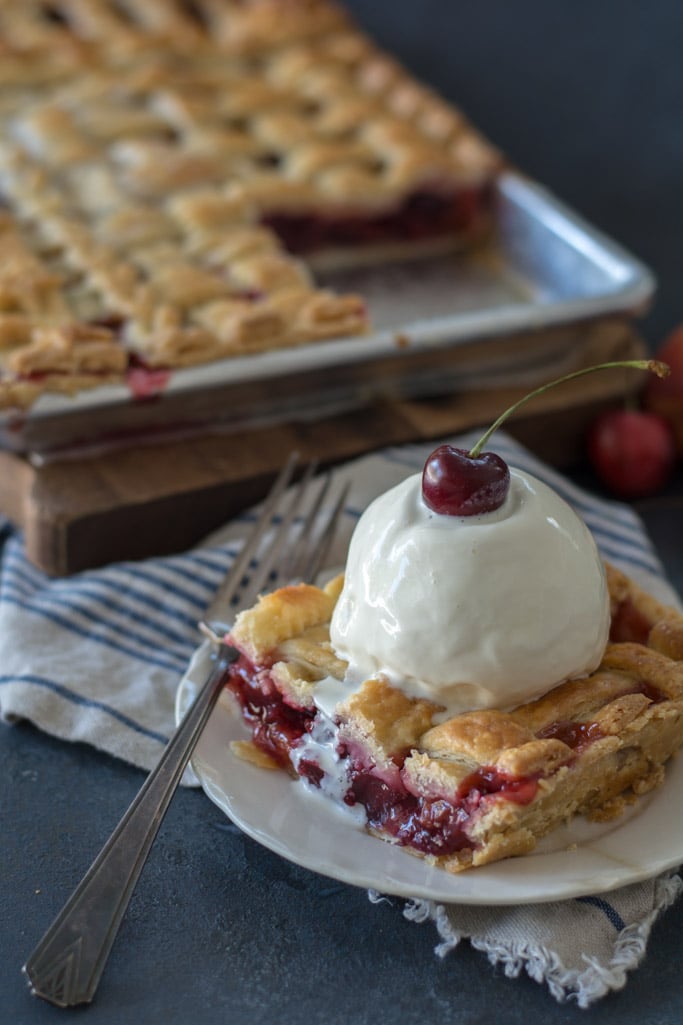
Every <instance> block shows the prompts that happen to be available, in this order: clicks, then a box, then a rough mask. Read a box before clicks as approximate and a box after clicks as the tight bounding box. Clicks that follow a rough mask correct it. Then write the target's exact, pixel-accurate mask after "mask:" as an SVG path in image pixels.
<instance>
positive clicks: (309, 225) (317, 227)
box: [261, 183, 492, 254]
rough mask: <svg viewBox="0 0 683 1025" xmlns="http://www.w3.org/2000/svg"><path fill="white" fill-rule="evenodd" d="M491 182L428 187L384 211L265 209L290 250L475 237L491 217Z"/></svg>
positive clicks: (269, 223)
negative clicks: (302, 211)
mask: <svg viewBox="0 0 683 1025" xmlns="http://www.w3.org/2000/svg"><path fill="white" fill-rule="evenodd" d="M491 207H492V188H491V185H490V183H482V184H480V185H476V186H475V185H472V186H468V187H462V188H460V189H457V190H455V191H453V190H450V191H442V190H439V189H437V188H434V189H433V190H429V189H428V188H426V187H423V188H421V189H420V190H419V191H416V192H413V193H412V194H411V195H409V196H408V197H407V198H406V199H405V200H404V201H403V202H402V203H400V204H399V205H398V206H396V207H393V208H390V209H388V210H382V211H381V212H379V213H373V212H370V211H367V212H365V211H358V212H352V211H348V212H345V213H339V214H335V213H332V212H330V211H324V210H320V211H318V212H307V213H289V212H277V211H273V212H270V213H265V214H264V215H263V216H262V218H261V223H262V224H265V225H266V226H267V227H269V228H271V229H272V230H273V231H274V232H275V234H276V235H277V236H278V238H279V239H280V241H281V242H282V243H283V245H284V246H285V248H286V249H287V250H288V251H289V252H290V253H296V254H312V253H316V252H318V251H324V250H327V249H337V248H343V247H344V246H366V245H373V244H379V245H381V244H384V243H392V242H422V241H425V240H429V239H437V238H447V237H449V236H453V237H454V238H461V237H462V236H463V235H464V236H466V237H468V238H473V237H474V236H475V235H476V234H477V233H478V232H480V231H481V229H482V228H484V227H485V226H486V224H487V222H488V220H489V219H490V212H491Z"/></svg>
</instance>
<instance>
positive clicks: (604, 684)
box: [227, 566, 683, 872]
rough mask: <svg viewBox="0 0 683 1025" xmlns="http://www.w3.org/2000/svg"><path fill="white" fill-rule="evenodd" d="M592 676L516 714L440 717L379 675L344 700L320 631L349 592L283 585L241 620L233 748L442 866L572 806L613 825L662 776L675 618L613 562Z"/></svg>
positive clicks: (523, 845)
mask: <svg viewBox="0 0 683 1025" xmlns="http://www.w3.org/2000/svg"><path fill="white" fill-rule="evenodd" d="M607 577H608V586H609V593H610V599H611V616H612V629H611V636H610V642H609V644H608V645H607V649H606V651H605V655H604V658H603V660H602V663H601V665H600V666H599V667H598V669H597V670H596V671H595V672H593V673H592V674H591V675H590V676H588V677H585V678H583V679H579V680H573V681H570V682H567V683H564V684H561V685H560V686H558V687H556V688H555V689H553V690H551V691H550V692H549V693H547V694H546V695H545V696H543V697H541V698H540V699H538V700H535V701H532V702H530V703H528V704H524V705H521V706H519V707H517V708H515V709H514V710H513V711H497V710H484V711H476V712H467V713H463V714H460V715H455V716H453V717H452V718H449V719H447V720H446V721H440V716H439V712H440V711H442V709H440V708H439V706H436V705H434V704H432V703H431V702H429V701H426V700H424V699H422V698H411V697H407V696H406V695H405V694H403V693H402V692H401V691H399V690H397V689H395V688H393V687H392V686H390V685H389V683H388V682H387V681H386V680H385V679H383V678H377V679H368V680H366V681H365V682H364V683H363V684H362V686H361V687H360V688H359V689H357V690H356V691H354V692H353V693H351V694H349V692H348V690H345V689H344V686H343V684H342V682H341V681H342V680H343V678H344V673H345V670H346V664H345V663H344V662H343V661H341V660H340V659H339V658H337V657H336V655H335V653H334V651H333V649H332V646H331V644H330V640H329V622H330V618H331V615H332V612H333V609H334V606H335V602H336V601H337V598H338V596H339V593H340V591H341V586H342V579H341V577H337V578H335V579H334V580H333V581H331V582H330V583H329V584H328V585H327V586H326V587H324V588H322V589H321V588H318V587H313V586H310V585H304V584H301V585H296V586H291V587H285V588H282V589H281V590H278V591H276V592H274V593H272V594H270V595H267V596H264V597H262V598H261V599H260V600H259V602H258V603H257V605H256V606H254V607H253V608H252V609H250V610H248V611H246V612H243V613H241V614H240V615H239V616H238V617H237V620H236V622H235V625H234V629H233V630H232V633H231V635H230V638H229V640H230V642H231V643H233V644H234V645H235V646H236V647H237V648H238V649H239V651H240V653H241V656H240V658H239V661H238V662H236V663H235V665H234V667H233V669H232V672H231V675H230V678H229V681H228V683H227V686H228V687H229V689H230V690H231V691H232V693H233V694H234V695H235V696H236V698H237V701H238V702H239V705H240V707H241V710H242V714H243V717H244V720H245V722H246V724H247V725H248V726H249V728H250V730H251V738H252V739H251V740H250V741H248V742H240V743H239V744H238V745H237V753H238V754H240V756H243V757H247V758H251V759H252V760H254V761H256V762H257V763H258V764H260V765H269V766H271V767H279V768H281V769H284V770H286V771H288V772H289V773H291V774H292V775H295V776H296V775H298V776H300V777H302V778H303V780H304V781H305V782H304V783H303V784H302V785H304V786H309V787H313V788H316V789H319V790H320V791H322V792H323V793H324V794H326V795H327V796H328V797H329V798H330V799H331V800H334V801H336V802H338V803H340V804H343V805H346V806H348V807H350V808H354V809H355V810H356V813H357V814H358V813H360V814H361V815H362V817H363V820H364V822H365V824H366V826H367V828H368V829H369V830H370V831H371V832H372V833H374V834H376V835H377V836H379V837H382V838H383V839H385V840H388V841H390V842H392V843H395V844H399V845H402V846H403V847H405V849H406V850H407V851H409V852H410V853H412V854H415V855H418V856H421V857H424V858H426V859H428V860H429V861H430V862H433V863H434V864H436V865H439V866H441V867H443V868H445V869H447V870H448V871H450V872H459V871H461V870H463V869H467V868H469V867H470V866H477V865H484V864H486V863H487V862H492V861H497V860H499V859H502V858H507V857H510V856H512V855H520V854H526V853H528V852H529V851H531V850H533V849H534V847H535V846H536V844H537V842H538V841H539V839H541V838H542V837H543V836H545V835H546V834H548V833H549V832H551V831H552V830H553V829H555V828H556V827H557V826H559V825H560V824H562V823H563V822H565V821H567V820H569V819H571V818H572V817H573V816H575V815H585V816H587V817H589V818H592V819H608V818H611V817H613V816H616V815H618V814H620V813H621V812H622V811H623V810H624V808H625V806H626V804H628V803H629V802H632V801H634V800H635V799H636V797H637V796H638V795H640V794H643V793H645V792H646V791H648V790H650V789H651V788H653V787H654V786H656V785H657V784H659V783H660V782H661V781H662V779H663V777H664V771H665V764H666V762H667V761H668V759H669V758H670V757H671V756H672V755H673V754H674V753H675V752H676V751H677V750H678V748H679V747H680V746H681V744H682V743H683V616H681V614H680V613H678V612H677V611H676V610H675V609H673V608H669V607H667V606H664V605H662V604H661V603H660V602H659V601H657V600H656V599H655V598H653V597H652V596H651V595H649V594H647V593H645V592H644V591H643V590H642V588H640V587H639V586H638V585H637V584H636V583H635V582H634V581H633V580H631V579H629V578H628V577H626V576H625V575H624V574H623V573H621V572H620V571H618V570H616V569H615V568H613V567H611V566H608V567H607Z"/></svg>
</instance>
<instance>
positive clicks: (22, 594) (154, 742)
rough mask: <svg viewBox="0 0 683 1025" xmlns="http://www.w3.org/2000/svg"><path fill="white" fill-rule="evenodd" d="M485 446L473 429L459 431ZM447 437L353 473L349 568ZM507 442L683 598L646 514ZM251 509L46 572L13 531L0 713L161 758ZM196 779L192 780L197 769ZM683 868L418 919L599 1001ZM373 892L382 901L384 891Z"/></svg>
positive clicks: (633, 954)
mask: <svg viewBox="0 0 683 1025" xmlns="http://www.w3.org/2000/svg"><path fill="white" fill-rule="evenodd" d="M452 440H453V441H454V443H455V444H457V445H460V446H461V447H464V448H467V447H471V445H472V444H474V442H475V441H476V440H477V438H476V436H474V435H466V436H463V437H460V438H457V439H452ZM435 444H436V443H432V444H430V445H411V446H404V447H401V448H391V449H387V450H384V451H382V452H380V453H376V454H373V455H370V456H366V457H364V458H362V459H359V460H356V461H355V462H352V463H348V464H347V465H345V466H343V467H340V468H339V469H338V470H337V471H335V474H336V476H337V477H338V478H340V479H341V478H344V479H345V480H348V481H349V482H350V485H351V488H350V491H349V496H348V502H347V505H346V508H345V515H344V520H343V524H342V529H341V530H340V533H339V536H338V537H337V539H336V542H335V548H334V550H333V551H332V552H331V554H330V560H329V561H330V566H336V567H340V566H342V565H343V563H344V555H345V551H346V547H347V545H348V540H349V537H350V535H351V532H352V530H353V527H354V525H355V523H356V522H357V520H358V517H359V516H360V514H361V513H362V511H363V509H364V508H365V507H366V506H367V504H368V502H369V501H370V500H371V499H372V498H373V497H375V495H377V494H379V493H380V492H382V491H384V490H386V489H387V488H388V487H391V486H392V485H393V484H396V483H398V482H399V481H400V480H403V479H404V477H406V476H407V475H408V474H410V473H414V472H418V471H420V470H421V469H422V466H423V464H424V461H425V459H426V457H427V456H428V454H429V452H430V451H431V450H432V448H434V447H435ZM491 447H493V448H495V450H496V451H497V452H499V453H500V454H501V455H502V456H503V457H504V458H505V459H506V460H507V461H508V462H509V463H511V464H512V465H515V466H518V467H519V468H521V469H523V470H527V471H528V472H530V473H532V474H534V475H535V476H537V477H539V478H541V479H542V480H544V481H546V482H547V483H548V484H550V485H551V486H552V487H554V488H555V489H556V490H557V491H558V492H559V493H560V494H561V495H562V496H563V497H564V498H565V499H566V500H567V501H568V502H569V503H570V504H571V505H573V506H574V508H575V509H576V510H577V511H578V512H579V513H580V514H581V515H582V516H583V518H584V520H585V521H586V523H587V524H588V526H589V527H590V528H591V530H592V531H593V534H594V536H595V539H596V541H597V544H598V547H599V549H600V551H601V553H602V555H603V556H604V557H605V558H606V559H608V560H610V561H611V562H613V563H615V564H617V565H619V566H620V567H622V568H623V569H624V570H625V571H626V572H628V573H630V574H631V575H633V576H635V577H637V578H638V579H639V580H641V581H642V582H643V583H644V584H645V585H646V586H647V587H648V588H649V589H650V590H651V591H653V592H654V593H656V594H657V595H658V596H659V597H660V598H661V600H663V601H665V602H669V603H674V602H676V601H677V599H676V596H675V594H674V593H673V591H672V590H671V588H670V587H669V586H668V585H667V584H666V581H665V580H664V577H663V572H662V567H661V565H660V562H659V560H658V558H657V555H656V553H655V551H654V549H653V547H652V545H651V543H650V541H649V540H648V538H647V536H646V533H645V531H644V529H643V526H642V524H641V522H640V520H639V519H638V517H637V516H636V515H635V514H634V513H633V512H632V511H631V510H630V509H628V508H627V507H625V506H623V505H621V504H619V503H616V502H606V501H603V500H599V499H597V498H595V497H593V496H591V495H589V494H587V493H586V492H585V491H583V490H581V489H580V488H577V487H576V486H575V485H573V484H572V483H570V482H569V481H568V480H566V478H564V477H563V476H562V475H561V474H558V473H557V472H555V471H554V470H552V469H550V468H549V467H547V466H545V465H544V464H543V463H541V462H539V461H538V460H537V459H536V458H534V457H533V456H532V455H531V454H530V453H529V452H527V451H526V450H525V449H523V448H522V447H521V446H519V445H518V444H516V443H515V442H513V441H512V440H511V439H510V438H508V437H506V436H505V435H504V434H502V433H499V434H498V435H497V436H496V438H495V444H494V445H493V446H491ZM255 515H256V514H255V512H254V511H249V512H247V513H245V514H244V515H242V516H240V517H239V518H237V519H236V520H235V521H233V522H232V523H230V524H229V525H228V526H227V527H226V528H225V529H224V530H223V531H220V532H219V533H218V534H217V535H214V536H213V537H211V538H209V539H207V541H206V543H205V544H204V545H202V546H200V547H199V548H197V549H195V550H193V551H190V552H186V553H183V554H181V555H175V556H170V557H167V558H157V559H149V560H147V561H144V562H135V563H134V562H126V563H118V564H116V565H110V566H107V567H105V568H103V569H98V570H92V571H89V572H85V573H80V574H78V575H76V576H74V577H71V578H68V579H64V580H51V579H48V578H47V577H46V576H45V575H44V574H43V573H41V572H40V571H39V570H37V569H35V568H34V567H33V566H31V565H30V563H29V562H28V561H27V559H26V555H25V553H24V548H23V543H22V538H21V536H20V535H19V534H18V533H16V532H14V531H13V530H12V528H11V527H10V525H9V524H7V523H5V524H4V525H2V529H1V532H0V537H1V539H2V549H1V563H0V714H1V715H2V718H3V719H4V720H5V721H7V722H11V721H14V720H16V719H21V718H23V719H29V720H31V721H32V722H33V723H35V724H36V725H37V726H38V727H40V728H41V729H43V730H45V731H46V732H48V733H51V734H53V735H55V736H58V737H61V738H63V739H64V740H71V741H76V740H78V741H85V742H87V743H89V744H92V745H94V746H95V747H98V748H101V749H103V750H105V751H108V752H109V753H111V754H113V755H115V756H117V757H120V758H123V759H125V760H127V761H129V762H132V763H133V764H135V765H138V766H142V767H144V768H150V767H151V766H152V765H153V764H155V762H156V760H157V759H158V757H159V754H160V752H161V749H162V746H163V744H164V743H165V742H166V740H167V738H168V736H169V735H170V733H171V731H172V729H173V721H174V698H175V692H176V689H177V686H178V682H179V679H180V677H181V676H182V674H183V672H184V670H185V668H186V666H187V662H188V660H189V658H190V656H191V654H192V652H193V650H194V649H195V647H196V645H197V644H198V641H199V638H198V634H197V629H196V622H197V619H198V618H199V616H200V615H201V613H202V611H203V610H204V608H205V606H206V605H207V604H208V602H209V600H210V599H211V597H212V595H213V593H214V591H215V589H216V587H217V585H218V583H219V581H220V580H221V579H222V577H223V574H224V573H225V572H226V570H227V569H228V568H229V566H230V565H231V563H232V561H233V559H234V558H235V555H236V553H237V552H238V551H239V548H240V544H241V541H242V538H243V537H244V534H245V532H246V530H247V529H248V527H249V526H250V525H251V523H253V521H254V519H255ZM188 782H189V777H188ZM680 890H681V880H680V879H679V878H678V877H677V876H670V877H666V878H663V879H655V880H649V881H646V882H644V883H638V884H637V885H635V886H629V887H626V888H624V889H623V890H619V891H616V892H614V893H611V894H609V896H608V899H605V898H603V897H587V898H583V899H582V900H572V901H564V902H559V903H556V904H551V905H549V904H546V905H538V906H526V907H519V908H477V907H465V906H450V907H443V906H437V905H435V904H433V903H431V902H429V901H413V902H409V903H408V904H407V905H406V907H405V909H404V914H405V915H406V916H407V917H409V918H411V919H413V920H415V921H424V920H432V921H433V922H434V923H435V925H436V929H437V931H438V934H439V937H440V943H439V946H438V947H437V953H438V954H440V955H441V956H443V955H445V954H446V953H447V952H448V951H450V950H452V949H453V948H454V947H455V946H457V944H458V943H459V942H460V940H461V939H463V938H466V939H468V940H469V941H470V943H471V944H472V945H473V946H474V947H475V948H477V949H479V950H482V951H484V952H485V953H486V954H487V956H488V957H489V959H490V960H491V961H492V962H493V963H496V964H500V965H502V966H503V969H504V971H505V973H506V974H507V975H509V976H516V975H518V974H519V973H520V972H521V971H522V970H526V971H527V972H528V973H529V975H530V976H531V977H532V978H534V979H536V980H537V981H542V982H544V983H546V984H547V986H548V987H549V989H550V992H551V993H552V994H553V995H554V996H555V997H556V998H557V999H560V1000H564V999H567V998H572V999H575V1000H576V1001H577V1002H578V1003H579V1005H580V1006H583V1007H587V1006H588V1005H589V1004H591V1003H592V1002H593V1001H594V1000H597V999H598V998H599V997H601V996H603V995H604V994H605V993H607V992H609V991H610V990H613V989H618V988H620V987H621V986H623V985H624V984H625V981H626V976H627V973H628V971H629V970H630V969H632V968H634V967H635V966H636V965H637V964H638V962H639V961H640V959H641V958H642V957H643V955H644V953H645V949H646V944H647V938H648V935H649V931H650V928H651V926H652V924H653V922H654V921H655V919H656V917H657V915H658V914H659V912H660V911H661V910H662V909H663V908H665V907H666V906H668V904H670V903H671V902H672V901H673V900H674V899H675V898H676V897H677V896H678V894H679V892H680ZM371 899H374V900H379V899H384V898H380V897H379V896H377V895H374V894H371Z"/></svg>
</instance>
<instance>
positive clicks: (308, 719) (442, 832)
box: [228, 656, 538, 855]
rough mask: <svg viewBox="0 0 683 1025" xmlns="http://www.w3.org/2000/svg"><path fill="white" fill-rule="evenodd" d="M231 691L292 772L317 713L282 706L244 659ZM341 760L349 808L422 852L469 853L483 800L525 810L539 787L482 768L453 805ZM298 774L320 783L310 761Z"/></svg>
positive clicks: (258, 738) (266, 747)
mask: <svg viewBox="0 0 683 1025" xmlns="http://www.w3.org/2000/svg"><path fill="white" fill-rule="evenodd" d="M228 687H229V689H230V690H231V691H232V693H233V694H235V695H236V697H237V699H238V701H239V703H240V705H241V707H242V714H243V716H244V720H245V722H246V723H247V724H248V726H249V727H250V728H251V732H252V740H253V742H254V743H255V744H256V746H257V747H258V748H259V749H260V750H262V751H264V752H265V753H266V754H268V755H270V756H271V758H273V759H275V761H276V762H277V763H278V764H279V765H281V766H282V767H283V768H287V769H291V765H292V762H291V759H290V753H291V751H292V749H293V748H295V747H296V746H297V745H298V744H299V742H300V740H301V738H302V737H303V736H304V734H305V733H308V732H309V731H310V729H311V726H312V723H313V719H314V718H315V713H314V712H311V711H308V710H307V709H301V708H292V707H291V706H290V705H287V704H286V703H285V701H284V700H283V698H282V695H281V693H280V692H279V691H278V689H277V687H276V686H275V684H274V683H273V681H272V679H271V678H270V674H269V670H268V667H267V666H261V667H259V666H254V665H253V664H252V663H251V662H250V661H249V660H248V659H246V658H245V657H244V656H241V657H240V658H239V659H238V661H237V662H235V663H234V665H233V667H232V670H231V674H230V677H229V680H228ZM340 755H341V757H346V758H349V761H350V770H349V789H348V791H347V793H346V795H345V797H344V801H345V802H346V804H348V805H350V806H353V805H356V804H362V805H363V807H364V808H365V811H366V814H367V822H368V825H369V826H371V827H373V828H376V829H381V830H382V831H383V832H385V833H387V834H389V836H391V837H393V838H394V839H395V840H396V842H397V843H399V844H403V845H407V846H410V847H413V848H415V849H416V850H419V851H421V852H422V853H424V854H433V855H445V854H452V853H454V852H455V851H459V850H462V849H463V848H464V847H471V846H472V840H471V838H470V837H469V835H468V832H467V827H468V825H469V822H470V819H471V816H472V814H473V813H474V812H475V811H477V809H478V808H479V807H480V805H481V803H482V801H484V800H485V799H486V798H488V797H503V798H505V799H506V800H509V801H514V802H515V803H517V804H528V803H529V802H530V801H532V800H533V799H534V797H535V796H536V792H537V789H538V783H537V780H536V779H535V778H533V777H513V776H507V775H505V774H503V773H500V772H498V771H497V770H496V769H494V768H491V767H483V768H481V769H478V770H477V771H476V772H474V773H471V774H470V775H469V776H468V777H467V778H466V779H465V780H463V782H462V783H461V784H460V786H459V788H458V791H457V793H456V794H455V796H454V797H453V798H452V799H446V798H443V797H434V798H427V797H422V796H420V797H418V796H415V795H414V794H412V793H410V792H409V791H408V790H407V788H406V787H405V786H403V783H402V781H401V777H400V774H399V772H396V773H392V774H391V775H392V783H388V782H387V781H386V780H385V779H381V778H380V777H379V776H378V775H376V774H374V773H373V771H372V768H368V767H367V766H366V765H364V764H363V763H362V762H361V761H360V760H358V759H355V758H351V757H350V755H349V752H348V751H347V750H346V749H345V748H341V747H340ZM400 761H401V760H400V759H399V760H398V762H399V765H400ZM397 768H398V766H397ZM297 771H298V772H299V774H300V775H301V776H304V777H305V778H306V779H307V780H308V781H309V782H310V783H312V784H313V785H314V786H320V785H321V783H322V780H323V777H324V770H323V769H322V768H321V767H320V765H318V763H317V762H316V761H315V759H314V758H311V757H304V758H300V759H299V761H298V767H297Z"/></svg>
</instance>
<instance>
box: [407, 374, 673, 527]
mask: <svg viewBox="0 0 683 1025" xmlns="http://www.w3.org/2000/svg"><path fill="white" fill-rule="evenodd" d="M614 368H627V369H632V370H648V371H650V372H651V373H654V374H656V375H657V377H667V376H668V374H669V372H670V371H669V367H668V366H667V364H666V363H662V362H661V361H660V360H654V359H650V360H616V361H612V362H608V363H597V364H595V365H594V366H590V367H584V368H583V369H581V370H575V371H574V372H573V373H571V374H565V375H564V376H563V377H558V378H557V379H556V380H554V381H548V382H546V383H545V384H542V385H540V386H539V387H538V388H535V389H534V390H533V391H531V392H528V394H526V395H524V396H523V397H522V398H521V399H519V400H518V401H517V402H514V403H513V404H512V405H511V406H509V407H508V408H507V409H506V410H505V412H503V413H501V415H500V416H499V417H498V418H497V420H495V421H494V422H493V423H492V424H491V426H490V427H489V428H488V429H487V430H486V431H485V432H484V434H482V436H481V438H480V439H479V441H478V442H477V443H476V445H473V446H472V448H471V449H470V450H469V452H467V451H466V450H465V449H461V448H455V447H453V446H452V445H440V446H439V447H438V448H437V449H435V450H434V451H433V452H432V454H431V455H430V456H429V458H428V459H427V461H426V463H425V466H424V470H423V472H422V497H423V499H424V502H425V504H426V505H427V506H428V508H429V509H431V510H432V511H433V512H435V513H438V514H440V515H444V516H478V515H481V514H482V513H489V512H494V511H495V510H496V509H498V508H500V506H501V505H502V504H503V502H504V501H505V499H506V497H507V494H508V491H509V489H510V469H509V467H508V465H507V463H506V462H505V460H504V459H502V458H501V456H499V455H497V454H496V453H495V452H484V451H483V449H484V446H485V445H486V444H487V443H488V441H489V439H490V438H491V436H492V435H493V434H494V433H495V431H497V430H498V428H499V427H501V426H502V424H503V423H504V422H505V421H506V420H507V419H508V417H510V416H511V415H512V414H513V413H515V412H516V411H517V410H518V409H519V407H520V406H522V405H523V404H524V403H525V402H528V401H529V400H530V399H533V398H534V397H535V396H537V395H542V394H543V392H546V391H548V389H549V388H554V387H556V385H558V384H563V383H564V382H565V381H572V380H575V379H576V378H577V377H584V376H585V375H586V374H593V373H595V372H596V371H598V370H610V369H614Z"/></svg>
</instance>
